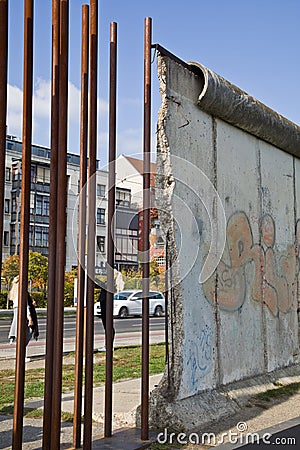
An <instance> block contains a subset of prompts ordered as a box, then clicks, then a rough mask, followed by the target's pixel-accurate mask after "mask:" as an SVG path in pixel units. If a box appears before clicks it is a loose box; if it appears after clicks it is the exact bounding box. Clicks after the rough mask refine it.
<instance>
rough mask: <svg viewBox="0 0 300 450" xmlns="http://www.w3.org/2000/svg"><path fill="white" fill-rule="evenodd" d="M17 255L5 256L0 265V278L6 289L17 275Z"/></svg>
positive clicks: (18, 259)
mask: <svg viewBox="0 0 300 450" xmlns="http://www.w3.org/2000/svg"><path fill="white" fill-rule="evenodd" d="M19 262H20V258H19V255H12V256H7V257H6V258H5V260H4V261H3V264H2V274H1V276H2V278H4V282H5V284H6V285H7V286H8V288H9V287H10V285H11V282H12V280H13V279H14V278H15V277H16V276H17V275H18V274H19Z"/></svg>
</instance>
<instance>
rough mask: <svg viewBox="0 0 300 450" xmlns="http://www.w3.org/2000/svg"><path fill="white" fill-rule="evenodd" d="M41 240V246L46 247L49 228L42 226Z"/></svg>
mask: <svg viewBox="0 0 300 450" xmlns="http://www.w3.org/2000/svg"><path fill="white" fill-rule="evenodd" d="M42 242H43V247H48V242H49V230H48V228H43V238H42Z"/></svg>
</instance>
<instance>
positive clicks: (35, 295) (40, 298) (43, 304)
mask: <svg viewBox="0 0 300 450" xmlns="http://www.w3.org/2000/svg"><path fill="white" fill-rule="evenodd" d="M30 295H31V298H32V300H35V302H36V306H35V307H36V308H47V297H46V294H45V292H40V291H37V292H35V291H33V292H30Z"/></svg>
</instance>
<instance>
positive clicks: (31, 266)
mask: <svg viewBox="0 0 300 450" xmlns="http://www.w3.org/2000/svg"><path fill="white" fill-rule="evenodd" d="M19 265H20V257H19V255H11V256H7V257H6V258H5V260H4V261H3V266H2V277H3V278H4V282H5V283H6V284H7V286H8V288H10V285H11V282H12V280H13V279H14V278H15V277H16V276H17V275H18V274H19ZM28 279H29V280H30V281H31V285H32V288H33V289H44V290H45V289H46V286H47V281H48V258H47V257H46V256H43V255H41V253H38V252H32V251H31V250H30V251H29V256H28Z"/></svg>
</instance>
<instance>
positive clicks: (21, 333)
mask: <svg viewBox="0 0 300 450" xmlns="http://www.w3.org/2000/svg"><path fill="white" fill-rule="evenodd" d="M32 78H33V0H25V3H24V79H23V130H22V143H23V144H22V193H21V229H20V282H19V303H18V332H17V349H16V377H15V380H16V381H15V398H14V419H13V441H12V448H13V449H14V450H18V449H21V448H22V432H23V413H24V381H25V353H26V328H27V300H28V253H29V221H30V171H31V134H32V85H33V81H32ZM18 231H19V230H18V229H17V230H16V233H18Z"/></svg>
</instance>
